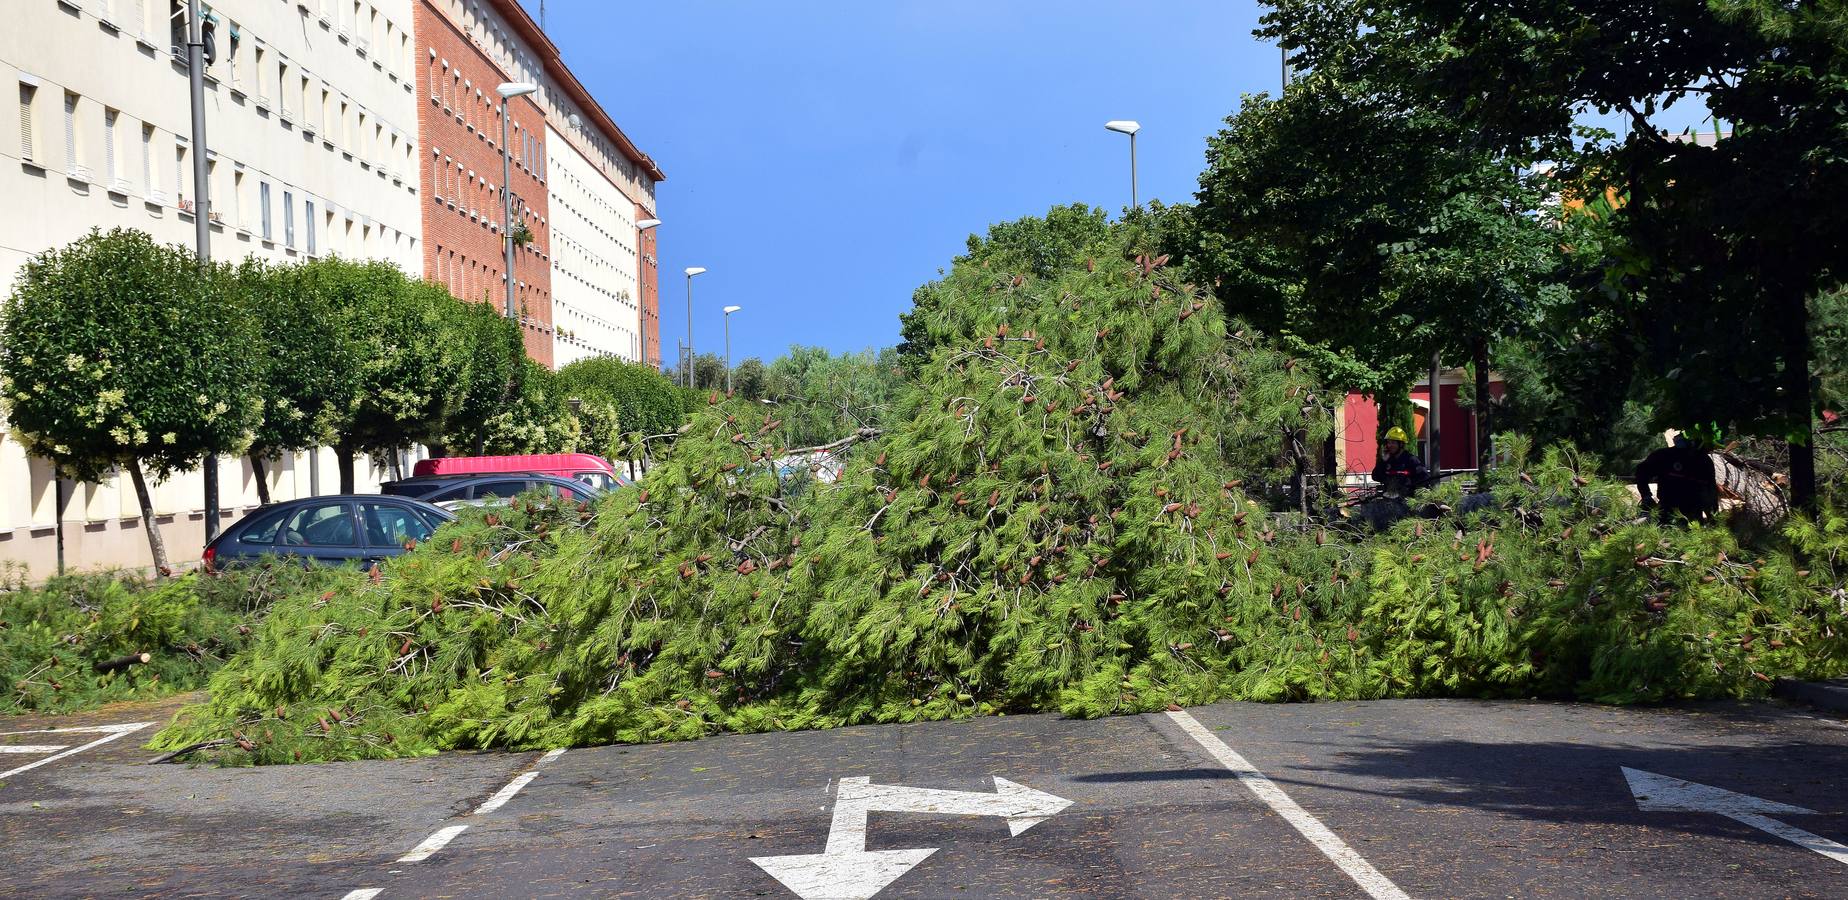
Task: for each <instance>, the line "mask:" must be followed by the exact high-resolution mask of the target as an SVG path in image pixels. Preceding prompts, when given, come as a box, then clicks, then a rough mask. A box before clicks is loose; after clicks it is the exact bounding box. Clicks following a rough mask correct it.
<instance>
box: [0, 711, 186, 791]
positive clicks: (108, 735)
mask: <svg viewBox="0 0 1848 900" xmlns="http://www.w3.org/2000/svg"><path fill="white" fill-rule="evenodd" d="M152 724H154V723H153V722H128V723H126V724H122V725H83V726H79V727H76V728H42V729H39V730H38V731H12V732H6V733H4V734H0V737H10V736H12V735H16V734H101V735H102V737H100V738H97V739H96V740H94V741H91V742H89V743H88V744H82V745H79V746H76V747H71V748H70V749H68V750H65V751H64V752H62V753H58V754H55V755H53V756H47V757H45V758H44V759H40V760H34V761H32V762H29V763H26V764H25V765H23V766H20V767H18V768H16V769H8V770H6V771H4V772H0V781H4V780H5V779H8V778H11V777H13V776H14V775H18V774H19V773H21V772H24V771H26V770H28V769H36V768H38V767H39V766H42V765H44V764H46V763H48V762H56V761H58V760H60V759H63V758H65V757H66V756H70V755H71V754H74V753H82V752H83V751H85V750H88V749H90V748H91V747H100V746H102V745H104V744H107V743H109V742H110V741H113V740H115V739H116V738H119V737H121V736H122V735H125V734H132V733H134V732H137V731H140V730H141V729H143V728H146V727H148V726H149V725H152Z"/></svg>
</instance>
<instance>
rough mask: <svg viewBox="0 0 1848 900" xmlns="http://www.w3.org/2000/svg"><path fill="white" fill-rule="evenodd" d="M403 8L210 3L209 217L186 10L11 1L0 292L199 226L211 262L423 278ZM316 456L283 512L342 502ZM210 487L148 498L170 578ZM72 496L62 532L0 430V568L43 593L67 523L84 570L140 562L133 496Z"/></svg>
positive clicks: (242, 490)
mask: <svg viewBox="0 0 1848 900" xmlns="http://www.w3.org/2000/svg"><path fill="white" fill-rule="evenodd" d="M411 2H412V0H216V2H213V3H210V4H209V8H210V10H211V13H212V15H213V17H214V19H215V22H214V34H213V37H214V43H215V46H216V51H217V52H216V61H215V62H213V63H212V64H211V65H209V66H208V67H207V69H206V76H207V78H206V91H205V103H206V138H207V144H208V147H209V152H208V156H207V164H208V166H209V169H210V175H209V182H210V198H211V204H210V208H209V209H200V206H201V204H199V203H197V200H196V196H195V191H194V185H193V172H192V168H193V165H192V163H193V160H192V154H193V153H194V152H195V148H193V147H192V146H191V139H190V131H191V118H190V116H191V112H190V109H191V107H190V97H189V93H188V71H187V65H186V52H185V47H184V44H183V41H184V34H185V30H184V17H183V11H184V9H185V7H186V4H185V3H184V0H7V2H6V4H5V7H6V11H7V13H8V19H9V21H8V23H7V26H8V27H7V28H6V29H4V30H0V80H4V82H6V84H7V86H8V89H9V91H16V94H15V95H13V96H10V97H8V99H9V100H10V101H12V102H13V103H14V108H13V109H12V110H10V111H9V115H6V116H0V198H3V200H4V203H5V206H6V210H7V215H6V216H3V217H0V286H4V288H3V289H5V290H10V289H11V285H12V283H13V279H14V276H15V275H16V273H17V272H18V270H19V268H20V266H21V265H22V264H23V263H24V262H25V261H26V260H27V259H28V258H30V257H31V256H32V255H33V254H35V253H38V252H40V251H43V250H46V249H48V248H51V247H55V246H60V245H63V244H66V243H69V242H70V241H72V240H75V239H76V238H79V237H81V236H83V235H84V234H86V233H87V232H89V231H90V230H91V229H93V228H101V229H104V230H107V229H111V228H117V227H123V228H138V229H141V230H143V231H147V232H149V233H150V234H152V235H153V236H154V237H155V239H157V240H160V241H162V242H166V243H176V244H183V245H186V246H188V247H190V246H192V244H193V241H194V219H193V217H194V215H197V214H201V213H203V214H206V215H208V216H210V218H211V223H212V224H211V229H210V230H211V253H212V256H213V258H214V259H220V260H233V259H238V258H242V257H245V256H259V257H263V258H266V259H270V260H272V261H276V262H287V261H294V260H301V259H307V258H313V257H317V256H322V255H326V254H338V255H340V256H343V257H350V258H372V259H382V260H388V261H392V262H396V263H397V264H398V265H399V266H400V267H401V268H403V269H404V270H405V271H406V272H408V273H410V274H411V275H413V276H420V275H421V274H422V247H421V245H420V243H421V238H420V231H421V225H420V221H421V220H420V213H421V210H420V208H419V206H418V184H419V181H418V178H417V172H418V170H417V166H418V159H419V157H418V155H417V147H416V135H417V106H416V97H415V96H414V92H413V91H412V84H413V83H414V80H415V79H414V72H413V71H412V68H411V67H412V66H413V65H414V64H415V58H414V55H413V38H412V34H411ZM0 339H3V338H0ZM320 455H321V456H325V457H326V459H320V458H318V457H317V456H316V455H314V454H303V455H298V456H292V457H291V458H289V459H285V460H284V461H282V463H281V464H279V465H275V466H273V467H272V468H273V469H274V471H272V472H271V481H272V488H273V490H274V492H275V495H276V496H277V497H278V498H286V497H290V496H294V495H295V494H296V492H302V493H306V492H308V491H310V490H313V489H315V488H319V489H320V490H321V492H326V491H328V490H331V485H332V484H333V481H332V480H331V477H328V478H325V479H324V478H322V477H321V476H323V475H324V474H325V472H331V471H332V470H331V468H330V467H331V465H332V463H331V453H323V454H320ZM298 457H299V458H298ZM361 477H362V479H364V478H365V475H364V474H362V476H361ZM323 481H325V484H322V482H323ZM115 482H121V483H119V484H118V483H115ZM201 482H202V478H201V477H200V476H199V474H198V473H196V472H195V473H189V474H185V475H180V476H176V477H175V478H173V479H170V480H169V481H168V482H167V483H165V484H163V485H161V486H160V487H159V488H158V489H157V490H156V491H155V499H156V512H157V513H158V514H159V518H160V519H161V521H162V523H163V524H162V526H161V527H163V528H165V527H168V526H169V525H171V526H172V527H173V528H174V529H175V530H176V533H174V534H170V535H169V541H170V544H169V546H170V547H171V548H172V550H173V553H174V558H175V560H176V561H181V560H186V559H191V558H196V557H197V554H198V548H199V545H200V544H201V543H202V540H201V538H202V535H203V523H202V521H201V516H202V506H203V503H202V496H203V491H202V485H201ZM220 482H221V491H222V502H223V505H224V507H225V508H226V510H227V513H234V512H237V511H241V510H242V509H243V508H245V507H248V506H250V505H254V504H255V502H256V495H255V485H254V482H253V481H252V476H251V474H250V471H249V468H248V466H247V465H246V464H244V463H242V462H241V461H232V460H226V461H222V462H221V477H220ZM65 488H66V490H65V494H66V496H67V498H68V499H67V503H66V506H65V508H64V510H63V511H62V514H60V513H59V511H58V510H57V509H56V503H55V501H54V499H53V497H54V494H55V490H54V485H53V483H52V479H51V473H50V472H49V469H48V467H46V465H45V464H44V463H43V461H38V460H30V461H28V460H27V459H26V458H25V456H24V454H23V453H22V452H21V450H20V448H19V445H18V442H17V441H15V440H13V439H12V438H11V437H10V436H8V435H6V434H5V433H4V431H3V430H0V560H9V561H14V562H23V563H25V564H27V565H30V566H31V567H32V570H33V572H34V573H35V576H42V575H43V574H48V572H47V571H46V569H47V565H46V563H47V562H48V560H49V559H50V556H49V551H50V546H49V543H48V541H47V540H45V539H47V538H48V537H49V534H50V530H51V528H52V526H54V525H55V524H56V522H57V521H58V520H59V519H60V518H62V519H63V520H64V521H65V522H66V523H82V525H83V527H81V528H67V529H66V531H67V532H71V531H75V532H77V533H78V534H79V536H80V538H81V541H82V542H88V543H89V544H91V545H93V550H92V551H91V552H81V558H82V560H83V562H84V563H85V564H88V565H96V564H113V565H140V564H145V563H146V554H147V550H146V541H145V536H143V535H140V534H139V533H131V532H136V530H137V529H138V527H139V526H138V525H137V524H135V523H134V522H133V521H132V517H133V516H134V515H135V513H136V510H135V499H134V492H133V489H132V488H130V487H129V486H128V485H127V484H126V479H124V478H120V477H118V478H117V479H113V480H112V482H111V483H105V484H98V485H72V484H67V485H66V486H65ZM68 543H69V542H68V541H67V544H68Z"/></svg>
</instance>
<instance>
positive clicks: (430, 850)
mask: <svg viewBox="0 0 1848 900" xmlns="http://www.w3.org/2000/svg"><path fill="white" fill-rule="evenodd" d="M564 753H565V751H564V750H563V749H562V748H561V749H558V750H550V751H547V752H546V754H545V755H544V756H541V757H539V758H538V759H537V760H535V761H534V762H533V765H532V768H530V769H528V770H526V771H525V772H521V773H520V774H518V775H516V776H514V778H513V780H512V781H509V782H507V784H506V786H504V787H502V788H501V789H500V790H498V791H495V792H494V796H492V797H489V798H488V799H486V800H483V801H482V802H481V805H480V806H477V807H475V809H474V811H473V812H470V813H469V815H471V816H483V815H487V814H488V813H491V812H493V811H495V810H497V809H500V808H501V807H502V806H504V805H506V803H507V801H509V800H512V799H513V797H514V795H515V794H518V793H519V792H520V789H521V788H524V787H526V786H527V785H528V784H531V783H532V781H533V779H535V778H538V777H539V769H540V767H541V766H544V765H545V764H546V763H549V762H551V761H552V760H555V759H557V758H559V757H560V756H563V755H564ZM467 830H468V826H467V825H446V826H444V827H442V828H439V829H437V830H436V833H435V834H432V835H430V836H429V837H427V838H424V839H423V843H421V844H418V845H417V846H415V847H412V848H411V852H409V853H406V854H404V855H403V856H400V857H398V862H401V863H414V862H423V861H424V860H426V859H429V858H430V857H432V856H435V855H436V853H437V851H439V850H441V849H443V848H444V847H447V846H449V842H450V841H453V840H455V839H456V835H459V834H461V833H462V832H464V831H467ZM368 890H370V888H368ZM361 900H363V898H361Z"/></svg>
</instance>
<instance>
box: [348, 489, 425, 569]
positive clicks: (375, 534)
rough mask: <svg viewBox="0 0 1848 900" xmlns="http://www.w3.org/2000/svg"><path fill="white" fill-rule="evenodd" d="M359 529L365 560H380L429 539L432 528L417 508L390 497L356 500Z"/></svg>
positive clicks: (370, 562)
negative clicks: (364, 543) (394, 501)
mask: <svg viewBox="0 0 1848 900" xmlns="http://www.w3.org/2000/svg"><path fill="white" fill-rule="evenodd" d="M359 523H360V526H361V527H360V531H361V532H362V533H363V534H364V537H365V542H366V553H365V562H366V563H367V564H372V563H378V562H383V561H385V560H387V559H390V558H391V557H394V556H398V555H400V554H402V553H404V552H405V551H406V550H409V549H410V548H411V547H413V546H415V545H416V544H419V543H422V542H424V541H427V540H429V539H430V535H431V534H432V533H433V532H434V529H432V528H431V527H430V523H428V522H426V521H425V520H424V517H423V515H422V514H421V513H419V512H418V511H417V510H414V509H412V508H411V507H409V506H407V505H405V504H402V503H393V502H391V501H389V500H363V501H361V502H360V503H359Z"/></svg>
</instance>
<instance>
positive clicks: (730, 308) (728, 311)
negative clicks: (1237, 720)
mask: <svg viewBox="0 0 1848 900" xmlns="http://www.w3.org/2000/svg"><path fill="white" fill-rule="evenodd" d="M743 308H744V307H742V306H727V307H725V314H726V315H728V316H729V315H731V314H732V313H735V312H737V311H738V310H741V309H743Z"/></svg>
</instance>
